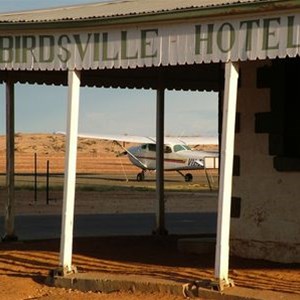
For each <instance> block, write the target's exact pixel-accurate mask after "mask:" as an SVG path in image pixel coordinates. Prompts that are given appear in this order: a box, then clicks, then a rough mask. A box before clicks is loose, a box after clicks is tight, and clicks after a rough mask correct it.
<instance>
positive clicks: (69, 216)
mask: <svg viewBox="0 0 300 300" xmlns="http://www.w3.org/2000/svg"><path fill="white" fill-rule="evenodd" d="M79 91H80V72H78V71H74V70H69V72H68V111H67V132H66V157H65V179H64V195H63V211H62V228H61V244H60V266H61V267H62V268H63V274H66V273H69V272H72V271H73V269H72V250H73V222H74V204H75V181H76V157H77V134H78V116H79Z"/></svg>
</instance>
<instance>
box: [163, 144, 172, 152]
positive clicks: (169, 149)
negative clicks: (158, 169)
mask: <svg viewBox="0 0 300 300" xmlns="http://www.w3.org/2000/svg"><path fill="white" fill-rule="evenodd" d="M164 153H172V148H171V147H170V146H164Z"/></svg>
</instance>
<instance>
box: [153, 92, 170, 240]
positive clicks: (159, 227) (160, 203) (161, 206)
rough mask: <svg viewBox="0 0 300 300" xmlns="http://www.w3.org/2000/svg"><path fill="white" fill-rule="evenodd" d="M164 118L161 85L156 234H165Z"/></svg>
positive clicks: (158, 97) (157, 99) (157, 104)
mask: <svg viewBox="0 0 300 300" xmlns="http://www.w3.org/2000/svg"><path fill="white" fill-rule="evenodd" d="M164 118H165V89H164V88H162V87H159V88H158V90H157V92H156V210H155V212H156V228H155V232H154V233H155V234H158V235H164V234H166V233H167V231H166V229H165V200H164Z"/></svg>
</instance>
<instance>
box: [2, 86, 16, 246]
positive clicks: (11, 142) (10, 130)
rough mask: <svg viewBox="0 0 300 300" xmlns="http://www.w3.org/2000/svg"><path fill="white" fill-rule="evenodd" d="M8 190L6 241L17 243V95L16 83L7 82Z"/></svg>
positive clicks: (4, 238)
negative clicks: (15, 91) (15, 90)
mask: <svg viewBox="0 0 300 300" xmlns="http://www.w3.org/2000/svg"><path fill="white" fill-rule="evenodd" d="M6 188H7V198H6V203H5V225H4V227H5V228H4V230H5V235H4V237H3V240H4V241H15V240H17V236H16V235H15V93H14V83H13V82H11V81H7V82H6Z"/></svg>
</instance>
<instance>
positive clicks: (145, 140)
mask: <svg viewBox="0 0 300 300" xmlns="http://www.w3.org/2000/svg"><path fill="white" fill-rule="evenodd" d="M57 133H61V134H65V133H64V132H57ZM78 137H81V138H90V139H99V140H107V141H117V142H127V143H136V144H155V143H156V138H155V137H148V136H138V135H126V134H124V135H114V134H101V135H99V134H90V133H79V134H78ZM164 142H165V144H173V145H174V144H185V145H217V144H218V137H211V136H207V137H206V136H202V137H201V136H199V137H196V136H195V137H165V138H164Z"/></svg>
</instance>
